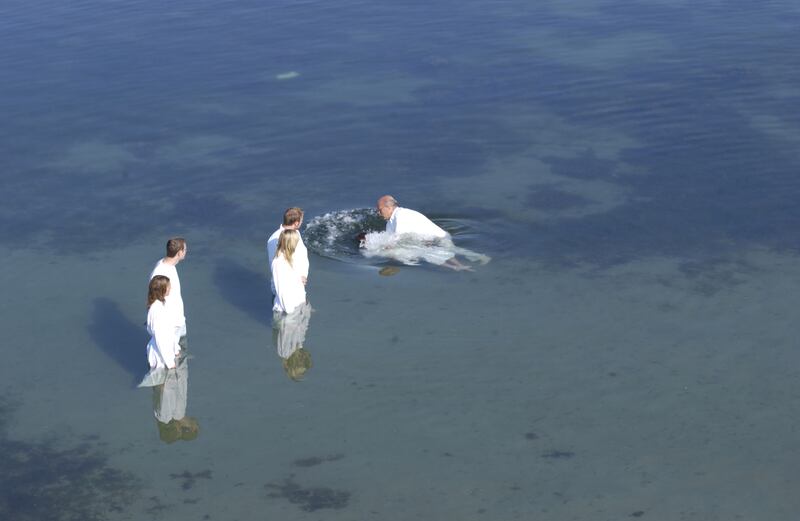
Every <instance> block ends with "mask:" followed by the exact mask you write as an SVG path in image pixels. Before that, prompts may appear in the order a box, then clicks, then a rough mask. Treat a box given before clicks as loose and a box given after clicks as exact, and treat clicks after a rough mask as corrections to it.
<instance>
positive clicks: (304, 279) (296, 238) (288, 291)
mask: <svg viewBox="0 0 800 521" xmlns="http://www.w3.org/2000/svg"><path fill="white" fill-rule="evenodd" d="M375 209H376V211H377V213H378V214H379V215H380V216H381V217H382V218H383V219H384V220H385V221H386V222H387V224H386V232H385V233H386V234H389V235H391V236H398V237H408V236H414V237H421V238H423V239H425V240H426V241H427V242H425V245H429V246H430V245H433V243H434V242H435V241H440V242H441V241H445V242H447V243H448V244H450V245H452V243H451V242H450V235H449V234H448V233H447V232H446V231H445V230H443V229H442V228H441V227H439V226H438V225H436V224H435V223H434V222H432V221H431V220H430V219H428V218H427V217H426V216H425V215H423V214H421V213H419V212H417V211H415V210H410V209H408V208H402V207H400V206H399V205H398V203H397V200H396V199H395V198H394V197H392V196H391V195H384V196H382V197H381V198H379V199H378V201H377V204H376V206H375ZM302 225H303V210H302V209H301V208H297V207H291V208H288V209H287V210H286V211H285V212H284V213H283V222H282V224H281V225H280V226H279V227H278V229H277V230H275V231H274V232H273V233H272V235H270V237H269V239H268V240H267V259H268V262H269V267H270V274H271V282H270V289H271V291H272V295H273V305H272V312H273V317H272V319H273V329H274V330H275V331H276V332H277V334H278V339H277V341H276V343H277V347H278V354H279V355H280V356H281V358H283V359H284V360H286V359H288V358H289V357H290V356H291V355H292V354H293V353H294V351H296V350H297V349H298V348H301V347H302V340H303V338H304V335H305V328H307V324H308V316H309V315H310V312H311V308H310V305H309V304H308V298H307V295H306V285H307V284H308V271H309V261H308V250H307V249H306V246H305V244H304V243H303V239H302V237H301V236H300V227H301V226H302ZM456 250H457V249H456ZM463 251H467V250H463ZM187 252H188V247H187V243H186V240H185V239H184V238H182V237H174V238H171V239H169V240H168V241H167V247H166V256H165V257H164V258H162V259H160V260H159V261H158V262H157V263H156V265H155V267H154V268H153V270H152V272H151V274H150V284H149V288H148V295H147V305H148V313H147V330H148V332H149V333H150V335H151V338H150V341H149V342H148V343H147V361H148V363H149V365H150V368H151V369H161V368H163V369H174V368H175V367H176V365H177V364H178V363H179V362H180V361H181V359H182V357H185V356H186V348H187V344H186V317H185V315H184V308H183V298H182V296H181V285H180V279H179V277H178V270H177V265H178V264H179V263H180V262H181V261H183V260H184V259H185V258H186V254H187ZM445 253H446V254H445V255H444V256H443V257H440V258H438V259H433V258H431V262H434V261H435V262H436V264H439V265H441V266H444V267H448V268H452V269H456V270H458V269H470V268H469V267H468V266H465V265H463V264H461V263H460V262H458V261H457V260H456V258H455V254H454V253H453V252H452V251H450V250H447V251H446V252H445ZM425 258H426V260H427V257H425ZM486 259H488V257H486ZM296 316H300V317H304V318H303V319H302V320H297V319H295V318H294V317H296ZM289 325H291V328H290V329H291V331H286V329H287V327H288V326H289Z"/></svg>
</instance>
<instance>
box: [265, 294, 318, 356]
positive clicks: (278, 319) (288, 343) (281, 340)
mask: <svg viewBox="0 0 800 521" xmlns="http://www.w3.org/2000/svg"><path fill="white" fill-rule="evenodd" d="M312 311H313V310H312V309H311V305H309V304H308V303H305V302H304V303H303V304H300V305H299V306H297V307H296V308H295V309H294V310H293V311H292V312H291V313H288V314H287V313H280V312H278V311H273V313H272V339H273V341H274V342H275V348H276V349H277V350H278V356H280V357H281V358H283V359H284V360H285V359H287V358H289V357H290V356H292V353H294V352H295V351H297V350H298V349H300V348H302V347H303V344H304V343H305V341H306V331H308V321H309V319H310V318H311V312H312Z"/></svg>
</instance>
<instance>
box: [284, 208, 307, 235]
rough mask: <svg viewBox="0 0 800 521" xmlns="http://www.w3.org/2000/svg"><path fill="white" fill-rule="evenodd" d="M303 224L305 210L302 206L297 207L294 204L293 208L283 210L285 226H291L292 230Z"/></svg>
mask: <svg viewBox="0 0 800 521" xmlns="http://www.w3.org/2000/svg"><path fill="white" fill-rule="evenodd" d="M302 224H303V210H302V209H301V208H297V207H295V206H293V207H292V208H287V209H286V211H285V212H283V227H284V228H289V229H291V230H299V229H300V225H302Z"/></svg>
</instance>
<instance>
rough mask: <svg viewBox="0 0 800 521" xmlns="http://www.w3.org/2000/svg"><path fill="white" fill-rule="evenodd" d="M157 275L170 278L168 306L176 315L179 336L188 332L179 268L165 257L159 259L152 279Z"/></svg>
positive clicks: (151, 276)
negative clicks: (166, 260) (169, 262)
mask: <svg viewBox="0 0 800 521" xmlns="http://www.w3.org/2000/svg"><path fill="white" fill-rule="evenodd" d="M156 275H163V276H165V277H167V278H168V279H169V286H170V289H169V295H167V298H166V301H167V307H168V308H169V309H170V311H171V312H172V314H173V315H174V316H175V328H176V329H177V334H178V336H179V337H180V336H184V335H185V334H186V315H184V311H183V297H182V296H181V279H179V278H178V269H177V268H176V267H175V266H173V265H172V264H167V263H166V262H164V259H161V260H160V261H158V262H157V263H156V265H155V267H154V268H153V272H152V273H150V280H152V279H153V277H155V276H156Z"/></svg>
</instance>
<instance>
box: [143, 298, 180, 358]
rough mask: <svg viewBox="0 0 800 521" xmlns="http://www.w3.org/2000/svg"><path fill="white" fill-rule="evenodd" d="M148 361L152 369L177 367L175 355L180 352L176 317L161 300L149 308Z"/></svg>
mask: <svg viewBox="0 0 800 521" xmlns="http://www.w3.org/2000/svg"><path fill="white" fill-rule="evenodd" d="M147 332H148V333H150V341H149V342H148V343H147V362H148V363H149V364H150V368H151V369H155V368H162V367H164V368H167V369H172V368H174V367H175V357H177V356H178V353H180V351H181V348H180V346H179V345H178V336H177V335H176V334H175V319H174V315H173V313H172V311H171V310H170V309H169V308H168V307H167V305H166V304H165V303H163V302H161V301H160V300H156V301H155V302H153V303H152V304H151V305H150V309H148V310H147Z"/></svg>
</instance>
